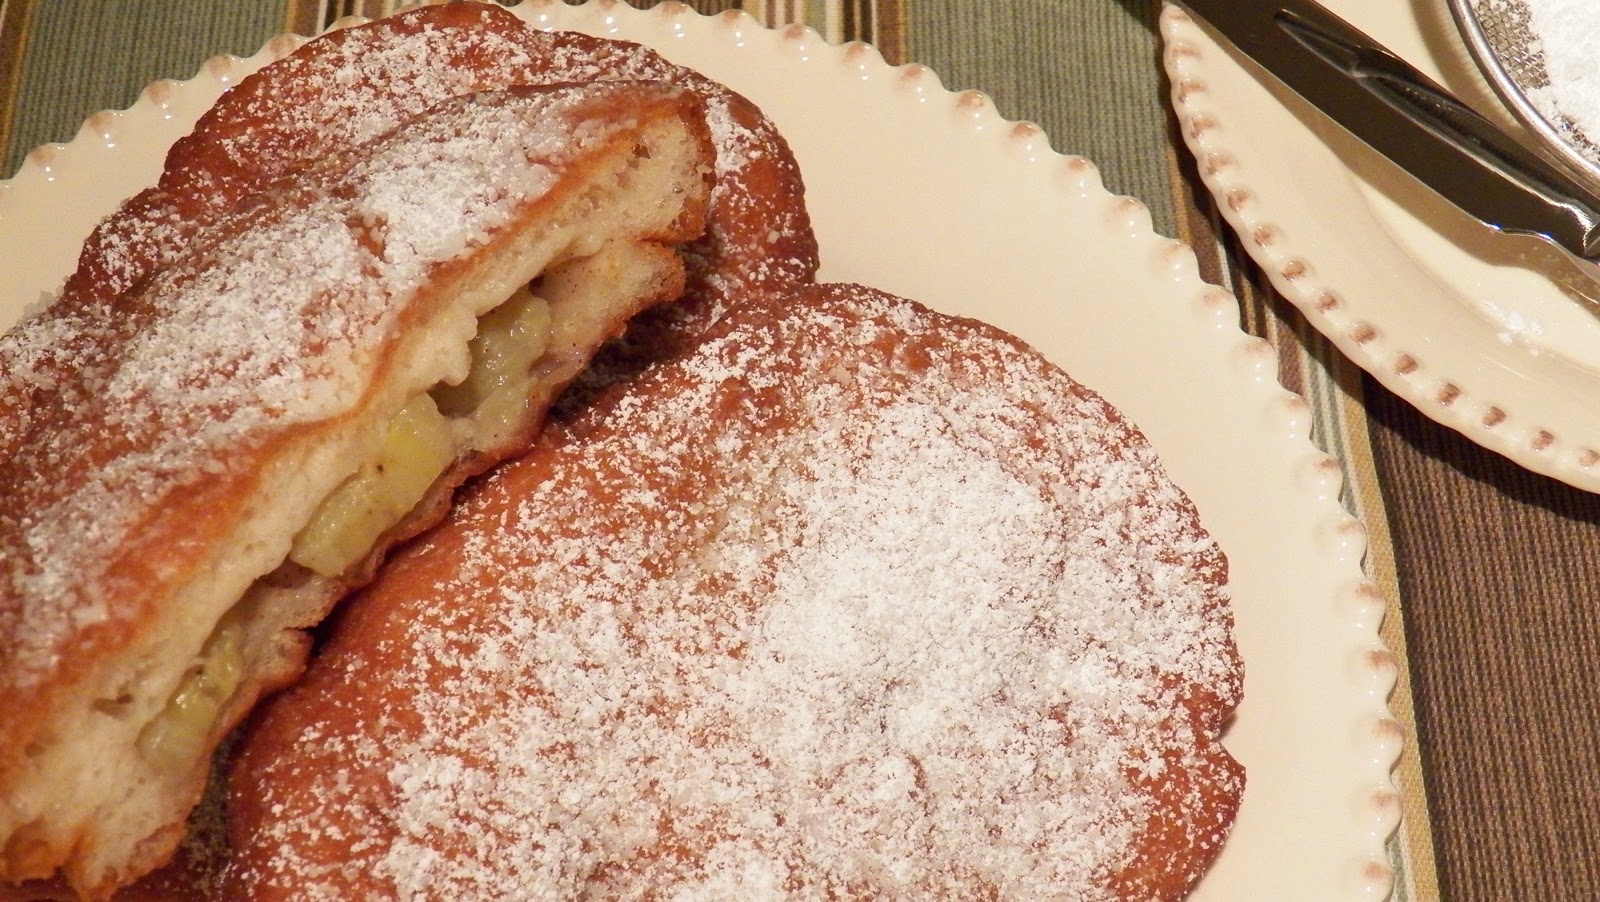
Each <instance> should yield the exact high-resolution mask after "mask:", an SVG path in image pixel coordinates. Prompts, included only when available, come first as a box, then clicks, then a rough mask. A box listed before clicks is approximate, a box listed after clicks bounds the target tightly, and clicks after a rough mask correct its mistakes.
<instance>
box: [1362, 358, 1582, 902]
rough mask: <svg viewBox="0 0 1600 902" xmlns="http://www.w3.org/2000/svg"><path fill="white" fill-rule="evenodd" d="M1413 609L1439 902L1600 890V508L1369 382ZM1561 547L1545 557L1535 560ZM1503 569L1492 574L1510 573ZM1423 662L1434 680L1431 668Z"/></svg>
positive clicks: (1411, 632)
mask: <svg viewBox="0 0 1600 902" xmlns="http://www.w3.org/2000/svg"><path fill="white" fill-rule="evenodd" d="M1364 391H1365V397H1366V403H1367V409H1368V411H1369V414H1370V416H1371V418H1372V423H1373V429H1372V438H1373V451H1374V457H1375V459H1376V462H1377V465H1378V467H1379V469H1380V472H1382V473H1383V474H1384V477H1385V478H1384V480H1383V496H1384V504H1385V507H1386V509H1387V510H1388V512H1389V516H1390V521H1391V523H1392V524H1393V526H1394V535H1393V538H1394V547H1395V570H1396V572H1397V574H1398V582H1399V585H1400V589H1401V592H1402V593H1403V596H1404V597H1405V599H1406V608H1405V624H1404V626H1405V631H1406V640H1407V643H1408V648H1409V651H1410V659H1411V662H1412V673H1411V677H1412V687H1413V692H1414V698H1415V704H1416V716H1417V727H1418V732H1419V736H1420V738H1421V741H1422V742H1423V743H1424V744H1425V745H1426V746H1427V749H1428V762H1427V764H1428V767H1427V778H1428V796H1429V801H1430V803H1431V805H1432V826H1433V831H1434V850H1435V852H1436V855H1437V858H1438V871H1439V887H1438V888H1439V890H1440V896H1441V897H1442V898H1445V899H1468V898H1472V899H1541V900H1548V899H1572V900H1577V899H1585V900H1587V899H1592V898H1594V895H1593V894H1594V891H1595V888H1596V887H1597V886H1600V831H1597V830H1595V825H1596V824H1600V790H1597V789H1596V787H1600V733H1597V730H1596V727H1595V725H1596V724H1597V723H1600V692H1597V691H1596V676H1595V664H1594V662H1595V661H1596V660H1597V659H1600V567H1597V566H1595V563H1594V562H1595V561H1600V495H1594V494H1590V493H1586V492H1581V491H1578V490H1576V489H1573V488H1570V487H1568V486H1566V485H1563V484H1561V483H1558V482H1556V481H1554V480H1551V479H1548V478H1545V477H1542V476H1538V475H1536V474H1533V473H1531V472H1528V471H1527V470H1524V469H1522V468H1520V467H1518V466H1516V465H1515V464H1513V463H1511V462H1510V461H1508V460H1506V459H1505V458H1503V457H1500V456H1499V455H1497V454H1493V453H1491V452H1489V451H1486V450H1484V449H1483V448H1480V447H1479V446H1477V445H1475V444H1473V443H1471V442H1469V441H1466V440H1465V439H1463V438H1462V437H1461V436H1460V435H1458V434H1457V433H1455V432H1453V431H1451V430H1449V429H1447V428H1445V427H1443V426H1440V425H1438V424H1436V423H1434V422H1433V421H1431V420H1428V419H1426V418H1424V417H1421V416H1418V415H1417V414H1416V412H1415V411H1414V410H1412V409H1411V406H1410V405H1409V404H1408V403H1407V402H1406V401H1404V400H1402V399H1400V398H1399V397H1397V396H1395V395H1394V394H1393V393H1391V392H1389V391H1388V390H1386V389H1384V388H1382V387H1381V386H1379V385H1378V384H1377V383H1376V381H1375V380H1372V379H1370V378H1369V379H1367V380H1365V382H1364ZM1554 548H1561V549H1565V550H1564V551H1563V552H1562V553H1561V554H1549V555H1546V554H1541V553H1540V550H1541V549H1554ZM1508 557H1509V559H1510V566H1509V567H1506V568H1505V569H1501V567H1499V566H1490V565H1487V564H1486V563H1485V562H1486V561H1492V560H1498V561H1504V560H1506V559H1507V558H1508ZM1430 663H1433V664H1435V665H1436V666H1431V667H1430V666H1429V664H1430Z"/></svg>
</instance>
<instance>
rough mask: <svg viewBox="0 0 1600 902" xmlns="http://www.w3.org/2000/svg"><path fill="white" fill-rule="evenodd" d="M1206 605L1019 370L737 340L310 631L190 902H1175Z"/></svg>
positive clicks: (843, 339) (506, 490)
mask: <svg viewBox="0 0 1600 902" xmlns="http://www.w3.org/2000/svg"><path fill="white" fill-rule="evenodd" d="M1226 576H1227V565H1226V561H1225V559H1224V558H1223V556H1222V554H1221V552H1220V550H1219V549H1218V548H1217V546H1216V545H1215V544H1214V543H1213V542H1212V541H1211V540H1210V539H1209V537H1207V536H1206V534H1205V531H1204V530H1203V528H1202V527H1201V525H1200V523H1199V521H1198V517H1197V514H1196V512H1195V510H1194V508H1193V506H1192V505H1191V504H1190V503H1189V501H1188V499H1187V498H1186V497H1184V496H1183V494H1182V493H1181V491H1179V490H1178V489H1177V488H1175V487H1174V486H1172V485H1171V484H1170V482H1168V481H1167V480H1166V478H1165V477H1164V475H1162V473H1161V470H1160V466H1159V462H1158V461H1157V460H1156V458H1155V456H1154V453H1153V452H1152V451H1151V450H1150V448H1149V447H1148V445H1146V444H1145V442H1144V439H1143V438H1142V437H1141V436H1140V435H1139V434H1138V432H1137V431H1136V430H1135V429H1133V428H1132V427H1131V426H1130V425H1129V424H1127V423H1126V422H1125V421H1124V420H1123V419H1122V418H1121V416H1120V415H1118V414H1117V413H1116V411H1115V410H1113V409H1112V408H1110V407H1109V406H1108V405H1106V404H1105V403H1104V402H1103V401H1101V400H1100V399H1099V398H1098V397H1096V396H1095V395H1093V393H1092V392H1089V391H1088V390H1087V389H1084V388H1083V387H1081V386H1079V385H1077V384H1076V383H1074V382H1072V381H1071V380H1070V379H1069V378H1068V377H1066V376H1065V375H1064V374H1062V373H1061V372H1060V371H1059V370H1058V369H1056V368H1055V367H1053V366H1051V365H1050V364H1048V363H1047V362H1046V361H1044V360H1043V359H1042V358H1040V357H1038V356H1037V355H1035V354H1033V353H1032V352H1031V351H1029V350H1028V349H1026V347H1025V346H1023V345H1022V344H1021V343H1020V342H1018V341H1016V340H1015V339H1014V338H1011V337H1009V336H1006V335H1004V334H1002V333H999V332H998V331H997V330H994V329H992V328H990V327H987V326H984V325H982V324H980V323H975V322H972V321H966V320H956V319H952V318H949V317H943V316H939V315H937V314H934V313H931V312H929V311H927V310H925V309H923V308H920V307H918V306H917V305H914V304H911V303H909V302H905V301H899V300H896V299H892V298H888V297H886V296H884V295H881V294H879V293H877V292H873V291H870V290H866V289H860V288H855V287H847V286H822V287H818V288H816V289H813V290H810V291H807V292H803V293H801V294H800V295H798V296H796V297H794V298H790V299H783V300H781V301H774V302H770V303H768V304H765V305H754V306H746V307H739V308H736V309H735V310H733V311H732V312H730V314H729V315H728V316H727V317H726V318H725V319H724V321H723V323H722V324H721V326H720V327H719V328H718V329H716V330H714V331H713V332H712V333H711V335H710V336H709V337H708V338H707V339H706V341H705V343H704V344H703V345H702V346H700V347H699V348H698V349H696V350H695V351H693V352H691V353H689V354H687V355H685V356H683V357H680V358H678V359H676V360H673V361H671V362H669V363H667V364H665V365H663V366H661V367H658V368H655V369H652V370H651V371H649V372H648V373H646V374H644V375H643V376H642V377H639V378H638V379H637V380H635V381H634V382H633V383H631V384H630V385H628V386H625V387H621V388H619V389H616V390H614V391H612V392H611V393H609V394H607V395H605V396H604V397H602V398H600V399H598V400H597V401H595V402H594V403H593V404H592V405H591V406H590V407H588V408H587V409H585V410H584V411H582V412H580V413H578V414H576V415H575V416H574V417H573V418H572V419H570V420H568V421H564V422H562V423H559V424H557V425H555V426H552V427H551V428H549V429H547V430H546V432H545V434H544V435H543V436H542V438H541V440H540V441H539V443H538V445H537V447H536V449H535V450H534V452H533V453H532V454H530V455H529V456H527V457H525V458H523V459H520V460H518V461H514V462H512V463H509V464H507V465H505V466H503V467H501V468H500V469H498V470H497V471H496V472H495V473H494V474H493V475H492V476H490V477H489V478H488V479H487V480H485V481H484V482H482V483H480V484H479V485H478V486H477V487H476V488H475V489H474V490H473V491H472V492H471V494H470V496H469V497H468V498H467V499H465V500H464V501H463V503H462V504H460V505H458V507H457V508H456V509H455V510H454V511H453V512H452V514H451V516H450V518H449V519H448V520H447V522H446V524H445V525H444V526H442V527H441V528H440V529H439V530H437V531H435V532H433V533H430V534H429V536H427V537H426V538H425V539H424V540H423V541H421V542H419V543H417V544H414V545H413V546H411V547H410V548H409V549H408V550H407V551H406V552H405V553H404V554H402V555H401V556H400V557H399V558H397V560H396V561H394V562H393V563H392V564H391V566H390V567H389V568H387V569H386V571H385V573H384V574H383V575H382V577H380V579H379V581H378V582H377V583H376V584H375V585H374V586H373V587H371V588H370V589H369V590H368V591H366V592H365V593H363V594H362V595H361V596H359V597H358V598H356V599H354V600H353V603H352V604H351V605H350V606H348V607H347V608H346V609H345V610H344V612H343V614H342V616H341V618H340V620H339V622H338V624H337V627H336V629H335V630H334V632H333V635H332V637H331V639H330V641H329V643H328V645H327V646H326V647H325V649H324V650H323V651H322V653H321V655H320V657H319V659H318V662H317V664H316V665H315V666H314V667H313V668H312V670H311V672H310V673H309V674H308V677H307V679H306V680H305V681H304V682H303V683H301V684H300V685H299V686H297V687H295V688H294V689H291V690H289V691H288V692H287V693H285V694H284V695H282V696H280V697H279V698H277V699H275V700H274V701H273V702H271V703H269V704H268V706H266V708H265V709H264V712H263V715H262V716H261V717H259V718H258V719H257V720H256V721H255V722H254V724H253V726H252V728H251V729H250V731H249V733H248V735H247V738H246V740H245V743H244V745H243V747H242V754H241V755H240V757H239V758H238V759H237V762H236V766H235V768H234V770H233V773H232V775H231V786H232V792H231V795H230V806H231V808H230V828H231V838H232V840H233V844H234V852H233V854H234V856H235V857H234V858H233V859H232V861H231V862H230V863H229V864H228V866H227V868H226V871H225V877H226V882H225V883H224V884H223V885H224V887H225V889H224V891H223V893H222V895H221V897H222V898H229V899H274V898H299V899H323V898H328V899H336V898H349V897H353V896H360V897H370V898H389V897H393V896H395V895H397V894H399V895H404V892H405V891H406V890H407V889H408V888H417V887H418V886H422V885H425V886H426V887H427V888H428V890H429V891H430V892H433V893H436V894H440V895H446V896H449V897H451V898H477V897H493V896H494V895H496V894H499V893H510V894H512V895H524V896H527V897H538V896H541V894H543V895H553V896H563V897H576V896H579V895H582V893H583V892H584V891H585V890H588V891H594V892H599V893H601V894H602V895H610V894H615V895H629V894H630V893H637V894H638V897H639V898H668V897H670V896H671V893H672V891H673V890H674V888H684V887H688V886H699V887H702V888H711V887H721V888H722V889H730V887H732V886H735V885H737V886H740V887H742V889H741V890H739V891H740V892H741V893H743V894H745V895H757V896H781V895H783V894H784V893H785V892H809V893H811V894H814V895H827V896H828V897H830V898H881V897H884V896H912V897H918V898H986V897H991V896H998V895H1000V894H1002V893H1008V894H1014V895H1017V896H1019V897H1027V898H1036V897H1042V896H1046V895H1053V894H1056V893H1060V892H1063V891H1064V892H1067V893H1069V894H1071V895H1073V897H1075V898H1078V897H1081V898H1084V899H1099V898H1105V899H1176V898H1179V897H1181V896H1182V895H1183V894H1184V893H1186V892H1187V890H1188V889H1189V888H1190V887H1191V886H1192V885H1193V883H1194V881H1195V880H1196V879H1197V878H1198V876H1199V874H1200V873H1202V872H1203V870H1204V869H1205V867H1207V866H1208V865H1209V863H1210V862H1211V861H1212V860H1213V859H1214V858H1215V856H1216V854H1217V853H1218V851H1219V850H1220V847H1221V843H1222V840H1223V838H1224V837H1225V835H1226V833H1227V830H1228V827H1229V826H1230V825H1231V823H1232V820H1233V817H1234V813H1235V811H1236V810H1237V806H1238V803H1239V799H1240V795H1241V792H1242V787H1243V774H1242V771H1241V769H1240V768H1239V766H1238V764H1237V763H1236V762H1235V761H1234V760H1233V759H1232V758H1231V757H1230V756H1229V755H1228V754H1227V752H1226V750H1225V749H1224V748H1223V747H1222V745H1221V744H1220V736H1221V733H1222V730H1223V728H1224V726H1225V724H1226V723H1227V720H1228V718H1229V717H1230V716H1231V712H1232V710H1233V708H1234V706H1235V705H1236V704H1237V703H1238V700H1239V696H1240V692H1241V686H1242V682H1241V665H1240V661H1239V657H1238V653H1237V650H1236V649H1235V647H1234V644H1233V640H1232V637H1231V615H1230V612H1229V607H1228V598H1227V590H1226ZM718 881H728V882H724V883H719V882H718Z"/></svg>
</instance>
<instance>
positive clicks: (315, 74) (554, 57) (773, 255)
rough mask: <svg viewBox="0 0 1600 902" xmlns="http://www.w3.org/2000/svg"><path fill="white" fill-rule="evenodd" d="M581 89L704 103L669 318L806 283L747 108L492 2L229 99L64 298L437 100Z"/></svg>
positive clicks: (125, 274)
mask: <svg viewBox="0 0 1600 902" xmlns="http://www.w3.org/2000/svg"><path fill="white" fill-rule="evenodd" d="M592 81H663V82H670V83H673V84H678V85H682V86H686V87H689V88H691V89H693V90H695V91H697V92H698V93H700V94H702V95H703V96H704V97H705V98H706V103H707V124H708V126H709V127H710V129H711V132H712V137H713V140H714V142H715V144H716V148H717V163H716V182H715V186H714V187H713V189H712V202H711V207H712V209H711V214H710V216H709V221H708V223H707V228H706V231H705V234H704V235H702V236H700V237H699V238H697V239H696V240H695V241H694V242H691V243H690V245H689V247H688V248H687V249H686V250H687V252H688V257H689V284H688V291H687V295H686V297H685V299H684V300H685V304H684V305H681V306H680V308H679V310H678V314H677V319H679V320H681V319H685V318H689V319H692V321H693V323H703V322H709V321H711V320H714V319H715V316H716V315H717V314H718V313H720V311H721V309H722V307H723V306H724V305H725V304H726V302H727V299H728V298H729V297H749V296H751V295H753V294H759V293H761V292H763V291H765V290H767V289H769V288H775V289H778V290H785V289H787V288H789V287H791V286H793V285H795V284H799V283H803V282H809V281H810V280H811V278H812V276H813V275H814V274H815V272H816V269H817V244H816V239H815V237H814V236H813V235H812V232H811V224H810V219H809V218H808V216H807V213H806V207H805V202H804V185H803V183H802V181H801V177H800V170H799V167H798V166H797V165H796V164H795V160H794V156H793V154H792V153H791V152H790V150H789V147H788V144H787V143H786V142H785V141H784V139H783V137H782V135H780V134H779V133H778V130H777V129H776V128H775V127H774V126H773V124H772V123H771V122H770V121H769V120H768V119H767V118H766V116H765V115H763V114H762V112H761V110H760V109H759V108H757V107H756V106H755V105H754V104H753V103H751V102H750V101H749V100H747V99H745V98H744V97H742V96H740V95H738V94H736V93H734V92H733V91H731V90H729V89H728V88H727V87H725V86H723V85H722V84H720V83H718V82H715V81H713V80H711V79H708V78H706V77H705V76H702V75H700V74H699V73H697V72H694V71H692V70H690V69H686V68H684V67H682V66H678V65H675V64H673V63H669V62H667V61H666V60H665V59H663V58H662V57H661V56H660V55H658V54H656V53H655V52H654V51H651V50H649V49H647V48H644V47H641V46H639V45H637V44H633V43H630V42H626V41H619V40H610V39H605V38H597V37H591V36H589V35H584V34H578V33H574V32H543V31H539V30H536V29H534V28H532V27H530V26H529V25H527V24H526V23H524V22H523V21H522V20H521V19H519V18H517V17H516V16H515V15H513V14H512V13H509V12H507V11H506V10H505V9H503V8H501V7H499V6H496V5H494V4H491V3H469V2H451V3H445V4H440V5H433V6H424V7H419V8H417V9H413V10H410V11H408V12H404V13H400V14H398V15H394V16H390V17H388V18H384V19H379V20H376V21H373V22H370V23H366V24H361V25H356V26H353V27H349V28H345V29H341V30H338V31H334V32H330V33H328V34H326V35H323V36H322V37H319V38H317V39H316V40H314V41H312V42H310V43H309V44H307V45H306V46H304V47H302V48H301V49H300V50H298V51H297V52H295V53H293V54H291V55H289V56H287V57H285V58H284V59H282V60H279V61H277V62H275V63H272V64H270V65H268V66H266V67H264V68H263V69H262V70H261V71H259V72H257V73H255V74H253V75H251V76H249V77H247V78H245V79H243V80H242V81H241V82H240V83H239V84H238V85H237V86H235V87H233V88H231V89H230V90H229V91H228V92H227V93H225V94H224V95H223V96H222V97H221V98H220V99H219V100H218V102H217V103H216V105H215V106H214V107H213V108H212V109H211V110H209V111H208V112H207V113H206V114H205V115H203V116H202V117H201V118H200V120H199V122H198V123H197V124H196V125H195V128H194V130H193V132H192V133H191V134H189V135H188V136H186V137H184V138H181V139H179V141H178V142H177V143H176V144H175V145H174V146H173V148H172V150H171V151H170V153H169V154H168V158H167V161H166V166H165V169H164V171H163V173H162V175H161V178H160V181H159V182H158V183H157V184H156V185H155V186H154V187H152V188H150V189H148V190H146V191H144V192H142V193H140V194H139V195H137V196H136V197H134V198H132V199H131V200H130V201H128V202H127V203H126V204H124V205H123V207H122V208H121V209H120V210H119V211H118V212H117V213H116V215H114V216H112V217H110V218H108V219H107V220H106V221H105V222H104V223H102V224H101V225H100V226H99V227H98V228H97V229H96V230H95V232H94V233H93V234H92V235H91V236H90V237H89V238H88V240H87V241H86V243H85V245H84V248H83V251H82V254H81V257H80V260H79V266H78V269H77V271H76V272H75V273H73V274H72V276H71V277H70V278H68V280H67V282H66V285H65V287H64V289H63V291H62V294H63V296H64V297H66V298H69V299H70V298H73V297H76V296H79V295H87V296H95V297H115V296H118V295H121V294H122V293H124V292H126V291H128V290H129V289H130V288H132V287H133V286H136V285H138V284H139V283H140V282H141V281H142V280H143V279H145V278H146V277H148V275H149V274H150V273H151V272H154V271H159V270H160V269H161V268H162V267H163V266H165V265H167V264H168V263H170V262H171V261H172V260H174V259H176V258H177V257H179V256H181V255H183V254H184V253H186V250H187V247H188V244H189V242H190V240H191V236H193V235H194V234H196V233H197V232H198V231H199V230H201V229H203V228H204V227H205V224H206V223H207V222H209V221H211V220H212V219H214V218H215V217H217V216H220V215H223V214H224V213H225V212H226V211H228V210H229V209H231V208H232V207H233V205H234V204H236V203H238V202H239V201H240V200H241V199H242V198H244V197H247V196H249V195H250V194H252V193H253V192H255V191H256V190H258V189H259V188H260V187H261V186H262V185H264V184H266V183H268V182H270V181H271V180H273V179H275V178H278V177H280V176H282V175H283V174H285V173H287V172H291V171H293V170H295V169H299V168H301V167H304V166H306V165H308V164H310V163H311V162H313V161H315V160H318V159H320V158H322V157H323V156H326V155H328V154H330V153H334V154H338V153H344V152H346V150H347V148H349V147H351V146H353V145H357V144H360V143H363V142H365V141H367V140H369V139H371V138H372V137H374V136H376V135H379V134H382V133H384V132H387V131H389V130H390V129H392V128H393V127H394V126H396V125H398V124H399V123H401V122H404V121H406V120H408V119H410V118H412V117H414V116H416V115H417V114H418V113H419V112H420V111H422V110H424V109H426V108H428V107H430V106H432V105H434V104H436V103H438V102H440V101H442V100H445V99H448V98H450V97H455V96H458V95H461V94H468V93H472V92H476V91H483V90H495V89H500V88H505V87H508V86H511V85H539V84H564V83H586V82H592ZM675 321H676V320H675ZM677 328H680V329H684V330H689V331H692V329H691V327H690V326H689V325H680V326H678V327H677ZM693 328H698V326H694V327H693ZM663 340H668V339H665V338H664V339H663Z"/></svg>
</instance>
